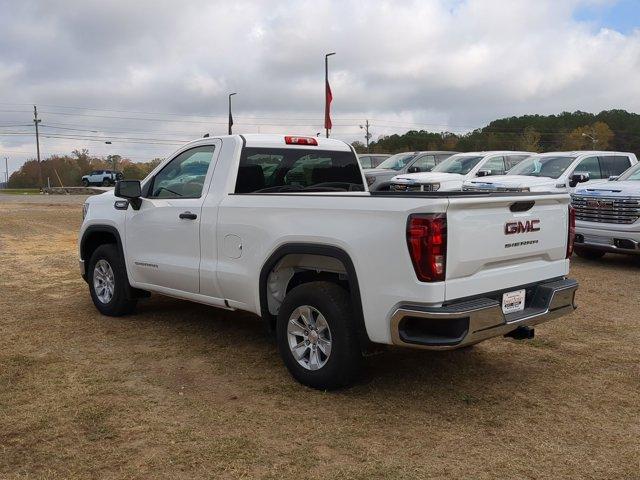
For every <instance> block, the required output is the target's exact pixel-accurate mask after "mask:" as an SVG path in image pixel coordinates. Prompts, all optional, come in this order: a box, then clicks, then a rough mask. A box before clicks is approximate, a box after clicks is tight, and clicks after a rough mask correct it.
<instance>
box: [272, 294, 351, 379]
mask: <svg viewBox="0 0 640 480" xmlns="http://www.w3.org/2000/svg"><path fill="white" fill-rule="evenodd" d="M276 335H277V340H278V349H279V351H280V356H281V357H282V359H283V361H284V363H285V365H286V366H287V368H288V369H289V372H290V373H291V375H292V376H293V377H294V378H295V379H296V380H298V381H299V382H300V383H302V384H304V385H307V386H309V387H312V388H317V389H320V390H331V389H334V388H339V387H344V386H347V385H349V384H351V383H352V382H353V381H354V380H355V379H356V378H357V376H358V373H359V371H360V368H361V364H362V354H361V350H360V345H359V342H358V336H357V331H356V328H355V324H354V320H353V310H352V308H351V302H350V299H349V294H348V292H347V291H346V290H345V289H343V288H342V287H340V286H338V285H336V284H334V283H330V282H311V283H305V284H303V285H300V286H298V287H296V288H294V289H292V290H291V291H290V292H289V293H288V294H287V296H286V297H285V299H284V302H282V305H281V306H280V311H279V313H278V322H277V329H276Z"/></svg>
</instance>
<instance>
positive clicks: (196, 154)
mask: <svg viewBox="0 0 640 480" xmlns="http://www.w3.org/2000/svg"><path fill="white" fill-rule="evenodd" d="M214 149H215V147H214V146H213V145H206V146H202V147H195V148H192V149H190V150H187V151H186V152H182V153H181V154H180V155H178V156H177V157H175V158H174V159H173V160H171V161H170V162H169V163H168V164H167V165H165V167H164V168H163V169H162V170H160V171H159V172H158V173H157V174H156V176H155V177H154V178H153V183H152V184H151V188H150V190H149V195H148V197H149V198H199V197H200V196H201V195H202V188H203V187H204V179H205V177H206V176H207V171H208V170H209V164H210V163H211V159H212V158H213V151H214Z"/></svg>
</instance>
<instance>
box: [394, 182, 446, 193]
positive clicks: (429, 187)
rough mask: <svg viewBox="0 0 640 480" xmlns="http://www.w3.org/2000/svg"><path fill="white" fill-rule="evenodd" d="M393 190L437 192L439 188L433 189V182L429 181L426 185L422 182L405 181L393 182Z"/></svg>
mask: <svg viewBox="0 0 640 480" xmlns="http://www.w3.org/2000/svg"><path fill="white" fill-rule="evenodd" d="M391 190H392V191H394V192H435V191H437V190H434V189H433V184H431V183H427V184H426V185H421V184H416V183H413V184H404V183H392V184H391Z"/></svg>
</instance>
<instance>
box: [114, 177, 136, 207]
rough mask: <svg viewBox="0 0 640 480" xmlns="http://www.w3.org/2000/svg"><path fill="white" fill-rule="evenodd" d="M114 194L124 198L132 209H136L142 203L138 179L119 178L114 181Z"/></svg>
mask: <svg viewBox="0 0 640 480" xmlns="http://www.w3.org/2000/svg"><path fill="white" fill-rule="evenodd" d="M113 193H114V195H115V196H116V197H119V198H126V199H127V200H129V203H130V204H131V206H132V207H133V209H134V210H138V209H139V208H140V205H141V204H142V200H141V199H140V197H141V196H142V187H141V186H140V180H120V181H118V182H116V188H115V190H114V192H113Z"/></svg>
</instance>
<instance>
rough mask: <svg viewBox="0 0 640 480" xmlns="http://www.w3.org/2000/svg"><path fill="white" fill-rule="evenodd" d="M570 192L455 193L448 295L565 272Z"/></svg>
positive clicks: (451, 207)
mask: <svg viewBox="0 0 640 480" xmlns="http://www.w3.org/2000/svg"><path fill="white" fill-rule="evenodd" d="M568 205H569V196H568V195H567V194H552V195H527V196H515V195H509V196H491V197H484V198H482V197H450V199H449V206H448V208H447V264H446V280H447V281H446V287H445V288H446V290H445V299H446V300H452V299H456V298H461V297H469V296H473V295H476V294H480V293H484V292H490V291H495V290H502V289H506V288H511V287H515V286H519V285H526V284H529V283H535V282H538V281H541V280H547V279H550V278H554V277H560V276H563V275H566V274H567V273H568V269H569V261H568V260H567V259H566V258H565V257H566V249H567V238H568V221H569V218H568V217H569V214H568Z"/></svg>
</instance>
